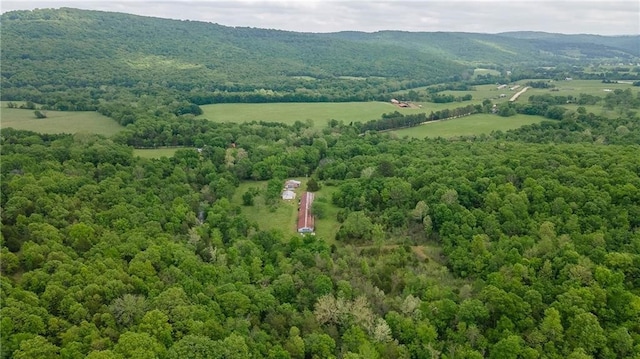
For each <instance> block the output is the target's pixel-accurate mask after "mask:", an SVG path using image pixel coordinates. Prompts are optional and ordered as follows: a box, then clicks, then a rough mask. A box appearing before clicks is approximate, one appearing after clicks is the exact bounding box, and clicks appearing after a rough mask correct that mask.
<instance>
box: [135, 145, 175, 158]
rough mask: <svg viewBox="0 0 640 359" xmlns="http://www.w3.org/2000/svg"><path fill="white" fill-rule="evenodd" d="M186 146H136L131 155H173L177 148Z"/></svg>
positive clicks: (148, 156) (150, 156)
mask: <svg viewBox="0 0 640 359" xmlns="http://www.w3.org/2000/svg"><path fill="white" fill-rule="evenodd" d="M183 148H186V147H162V148H136V149H134V150H133V155H134V156H138V157H141V158H161V157H173V155H174V154H175V153H176V151H177V150H180V149H183Z"/></svg>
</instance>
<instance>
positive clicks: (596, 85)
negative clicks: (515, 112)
mask: <svg viewBox="0 0 640 359" xmlns="http://www.w3.org/2000/svg"><path fill="white" fill-rule="evenodd" d="M528 81H530V80H522V81H518V83H519V84H520V83H521V84H522V85H523V86H524V84H525V83H527V82H528ZM553 84H554V85H555V89H556V90H554V91H551V89H534V88H531V89H529V90H528V91H527V92H525V93H524V94H522V96H520V99H519V100H518V101H528V100H529V97H530V96H531V95H540V94H551V95H554V96H569V95H571V96H574V97H578V96H580V94H582V93H584V94H588V95H593V96H599V97H602V98H604V97H605V96H607V91H605V90H615V89H621V90H625V89H628V88H630V89H631V90H632V91H634V92H635V93H638V91H640V87H638V86H633V84H630V83H602V81H599V80H571V81H564V80H563V81H554V82H553Z"/></svg>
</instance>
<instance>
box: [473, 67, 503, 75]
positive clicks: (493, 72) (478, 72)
mask: <svg viewBox="0 0 640 359" xmlns="http://www.w3.org/2000/svg"><path fill="white" fill-rule="evenodd" d="M487 74H490V75H493V76H499V75H500V71H498V70H492V69H481V68H477V69H474V70H473V77H477V76H478V75H487Z"/></svg>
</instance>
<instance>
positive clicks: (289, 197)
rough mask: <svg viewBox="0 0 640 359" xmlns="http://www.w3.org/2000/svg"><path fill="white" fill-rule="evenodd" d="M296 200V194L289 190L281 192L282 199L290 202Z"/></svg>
mask: <svg viewBox="0 0 640 359" xmlns="http://www.w3.org/2000/svg"><path fill="white" fill-rule="evenodd" d="M295 198H296V193H295V192H293V191H291V190H285V191H282V199H284V200H292V199H295Z"/></svg>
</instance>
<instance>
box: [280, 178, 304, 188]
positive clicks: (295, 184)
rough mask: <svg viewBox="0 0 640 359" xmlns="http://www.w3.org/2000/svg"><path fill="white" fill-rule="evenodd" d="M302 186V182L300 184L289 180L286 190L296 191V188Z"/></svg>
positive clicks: (285, 185)
mask: <svg viewBox="0 0 640 359" xmlns="http://www.w3.org/2000/svg"><path fill="white" fill-rule="evenodd" d="M301 184H302V182H300V181H296V180H288V181H287V182H285V183H284V188H286V189H294V188H298V187H300V185H301Z"/></svg>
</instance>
